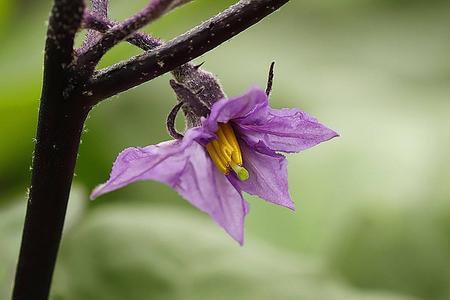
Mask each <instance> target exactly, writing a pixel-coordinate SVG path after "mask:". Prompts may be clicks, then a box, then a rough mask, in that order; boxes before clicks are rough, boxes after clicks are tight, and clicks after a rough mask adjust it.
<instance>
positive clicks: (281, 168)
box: [228, 141, 295, 210]
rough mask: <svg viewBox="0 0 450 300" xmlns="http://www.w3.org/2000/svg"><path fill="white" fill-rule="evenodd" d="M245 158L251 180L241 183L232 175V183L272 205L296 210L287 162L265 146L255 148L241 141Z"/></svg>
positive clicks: (245, 165) (260, 145)
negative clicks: (289, 182)
mask: <svg viewBox="0 0 450 300" xmlns="http://www.w3.org/2000/svg"><path fill="white" fill-rule="evenodd" d="M239 142H240V143H239V144H240V146H241V151H242V156H243V158H244V164H243V165H244V167H245V168H246V169H247V171H248V173H249V175H250V176H249V179H248V180H246V181H240V180H238V179H237V178H236V176H234V174H230V175H229V176H228V178H229V179H230V181H231V182H232V183H233V184H234V185H235V186H237V187H239V188H240V189H241V190H243V191H245V192H247V193H249V194H252V195H256V196H259V197H261V198H262V199H264V200H266V201H269V202H271V203H274V204H277V205H281V206H285V207H287V208H290V209H292V210H294V209H295V205H294V202H292V200H291V196H290V194H289V190H288V177H287V161H286V159H285V158H284V156H283V155H280V154H277V153H275V152H273V151H271V150H270V149H268V148H265V146H264V145H262V144H259V145H257V146H258V147H256V148H253V147H251V146H249V145H248V144H247V143H245V142H244V141H239Z"/></svg>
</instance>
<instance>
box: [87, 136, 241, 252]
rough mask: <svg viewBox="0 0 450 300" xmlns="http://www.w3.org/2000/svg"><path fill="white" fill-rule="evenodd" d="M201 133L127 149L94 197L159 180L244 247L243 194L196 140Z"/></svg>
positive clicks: (92, 196) (95, 191)
mask: <svg viewBox="0 0 450 300" xmlns="http://www.w3.org/2000/svg"><path fill="white" fill-rule="evenodd" d="M199 132H200V133H201V131H194V132H192V131H191V130H190V131H188V133H187V134H186V136H185V138H183V140H182V141H169V142H163V143H160V144H158V145H152V146H148V147H145V148H128V149H125V150H124V151H122V152H121V153H120V154H119V156H118V157H117V159H116V162H115V163H114V166H113V169H112V172H111V176H110V179H109V180H108V181H107V182H106V183H104V184H102V185H100V186H98V187H97V188H96V189H95V190H94V191H93V192H92V194H91V198H92V199H94V198H96V197H98V196H100V195H102V194H105V193H107V192H110V191H113V190H116V189H118V188H121V187H123V186H126V185H128V184H130V183H133V182H136V181H140V180H156V181H159V182H162V183H165V184H167V185H169V186H171V187H172V188H174V189H175V190H176V191H177V192H178V193H179V194H180V195H181V196H183V197H184V198H185V199H186V200H188V201H189V202H190V203H191V204H192V205H194V206H195V207H197V208H198V209H200V210H202V211H203V212H206V213H207V214H209V215H210V216H211V217H212V218H213V219H214V220H215V221H216V222H217V223H218V224H219V225H220V226H222V227H223V228H224V229H225V230H226V231H227V232H228V233H229V234H230V235H231V236H232V237H233V238H234V239H235V240H236V241H238V242H239V243H240V244H242V243H243V227H244V218H245V215H246V213H247V211H248V207H247V204H246V203H245V201H244V199H243V198H242V195H241V194H240V191H238V190H237V189H236V188H235V187H234V186H233V185H232V184H231V183H230V182H229V181H228V179H227V178H226V177H225V176H224V175H223V174H222V173H220V172H219V171H218V170H217V168H216V167H215V166H214V164H213V163H212V161H211V159H210V157H209V156H208V154H207V153H206V151H205V149H204V147H203V146H201V145H200V144H199V143H197V142H196V141H195V140H194V139H195V138H198V137H199V134H198V133H199Z"/></svg>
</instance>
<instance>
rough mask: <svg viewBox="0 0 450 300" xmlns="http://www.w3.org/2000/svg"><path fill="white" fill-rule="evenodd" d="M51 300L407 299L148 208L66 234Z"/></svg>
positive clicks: (114, 211)
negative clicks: (353, 285)
mask: <svg viewBox="0 0 450 300" xmlns="http://www.w3.org/2000/svg"><path fill="white" fill-rule="evenodd" d="M54 284H55V286H54V292H53V299H67V300H70V299H74V300H75V299H85V300H90V299H96V300H102V299H108V300H114V299H130V300H131V299H133V300H137V299H149V298H152V299H224V300H225V299H237V300H239V299H242V300H244V299H297V300H298V299H346V300H347V299H380V300H381V299H384V300H386V299H406V298H402V297H395V296H393V295H391V296H389V295H388V294H383V295H382V296H377V295H375V294H373V295H372V294H370V293H361V292H358V291H353V290H352V289H350V288H348V287H346V286H344V285H343V284H341V283H339V282H338V281H336V280H333V279H332V278H331V277H330V276H329V275H327V273H326V272H325V271H324V270H323V269H322V268H321V267H320V265H318V264H316V263H311V262H307V260H306V259H303V258H301V256H297V257H296V256H294V255H292V253H289V252H286V251H282V250H278V249H276V248H273V247H269V246H267V245H264V244H261V243H259V242H256V243H249V244H247V245H245V246H244V247H239V246H238V245H237V244H236V243H235V242H234V241H232V240H231V239H230V238H228V237H227V236H226V234H225V233H224V232H222V230H220V229H219V228H218V227H217V226H216V225H214V224H213V223H212V222H211V221H209V220H208V221H206V216H205V215H202V217H200V215H199V214H188V213H185V212H183V211H181V210H177V209H169V208H164V207H158V206H152V205H136V204H134V205H110V206H104V207H103V208H102V209H96V210H94V211H92V212H91V214H90V215H89V216H88V217H87V218H85V219H84V220H83V222H82V223H81V224H80V226H78V227H77V228H76V229H75V230H73V231H71V232H70V235H68V236H66V239H65V241H64V244H63V247H62V249H61V256H60V258H59V265H58V268H57V273H56V277H55V280H54Z"/></svg>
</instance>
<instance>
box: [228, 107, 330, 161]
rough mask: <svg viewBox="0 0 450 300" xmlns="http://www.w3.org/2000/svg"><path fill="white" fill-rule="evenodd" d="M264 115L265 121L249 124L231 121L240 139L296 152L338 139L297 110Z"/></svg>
mask: <svg viewBox="0 0 450 300" xmlns="http://www.w3.org/2000/svg"><path fill="white" fill-rule="evenodd" d="M266 112H267V114H266V116H265V120H264V122H261V121H260V122H255V123H253V124H251V123H249V122H247V121H246V122H242V121H241V120H239V119H238V120H233V121H234V123H235V124H236V125H237V126H235V127H238V130H239V133H240V135H241V136H242V138H243V139H244V140H245V141H246V142H247V143H249V144H250V145H256V144H258V143H259V142H262V143H264V144H265V145H266V146H267V147H268V148H269V149H271V150H273V151H282V152H299V151H302V150H305V149H308V148H311V147H313V146H315V145H317V144H319V143H321V142H324V141H327V140H329V139H332V138H334V137H336V136H338V134H337V133H336V132H334V131H333V130H331V129H329V128H327V127H325V126H324V125H322V124H321V123H319V122H318V121H317V119H315V118H313V117H311V116H309V115H308V114H307V113H305V112H303V111H301V110H299V109H273V108H270V107H267V108H266ZM259 115H262V113H261V112H260V113H259Z"/></svg>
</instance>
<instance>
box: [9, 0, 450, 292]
mask: <svg viewBox="0 0 450 300" xmlns="http://www.w3.org/2000/svg"><path fill="white" fill-rule="evenodd" d="M111 2H112V4H111V6H112V7H111V16H112V17H113V18H115V19H123V18H124V17H126V16H128V15H130V14H132V13H133V12H134V11H136V10H138V9H139V8H141V7H142V6H143V5H144V4H145V2H146V1H144V0H135V1H111ZM232 2H233V1H222V0H214V1H213V0H196V1H195V2H194V3H192V4H190V5H188V6H186V7H183V8H181V9H178V10H176V11H175V12H173V13H171V14H170V15H168V16H166V17H165V18H163V19H162V20H160V21H158V22H157V23H155V24H154V25H152V26H149V27H148V28H146V31H148V32H151V33H153V34H154V35H156V36H160V37H163V38H165V39H170V38H172V37H174V36H176V35H177V34H179V33H182V32H184V31H185V30H187V29H189V28H190V27H192V26H194V25H196V24H198V23H199V22H201V21H202V20H205V19H206V18H208V17H210V16H212V15H214V14H215V13H216V12H218V11H220V10H221V9H223V8H225V7H226V6H228V5H229V4H231V3H232ZM50 6H51V2H50V1H26V0H20V1H19V0H15V1H13V0H0V40H1V47H0V70H1V72H0V87H1V88H0V298H1V299H8V297H9V294H10V290H11V282H12V277H13V274H14V268H15V262H16V258H17V254H18V247H19V242H20V235H21V226H22V222H23V216H24V210H25V204H26V192H27V186H28V183H29V177H30V171H29V167H30V162H31V156H32V150H33V137H34V133H35V130H36V120H37V108H38V99H39V96H40V87H41V77H42V74H41V73H42V49H43V47H44V37H45V31H46V18H47V16H48V13H49V9H50ZM81 38H82V34H81V35H80V38H79V41H78V43H79V42H80V40H81ZM136 53H139V51H138V50H137V49H135V48H133V47H131V46H129V45H126V44H123V45H120V46H119V47H117V48H116V49H114V51H112V52H111V53H110V54H109V55H108V56H107V57H106V58H105V59H104V60H103V61H102V65H103V66H106V65H109V64H111V63H114V62H117V61H119V60H121V59H125V58H127V57H129V56H131V55H134V54H136ZM273 60H275V61H276V62H277V66H276V78H275V87H274V93H273V95H272V98H271V101H272V105H273V106H275V107H300V108H302V109H304V110H306V111H308V112H309V113H311V114H313V115H315V116H317V117H318V118H319V120H321V121H322V122H323V123H324V124H327V125H328V126H329V127H331V128H333V129H335V130H336V131H338V132H339V133H340V134H341V137H340V138H339V139H334V140H332V141H331V142H327V143H325V144H322V145H320V146H318V147H316V148H313V149H310V150H308V151H306V152H304V153H301V154H297V155H291V156H289V173H290V178H289V181H290V190H291V194H292V197H293V199H294V200H295V202H296V204H297V212H296V213H292V212H290V211H288V210H286V209H282V208H279V207H275V206H273V205H270V204H267V203H265V202H263V201H261V200H260V199H257V198H252V197H248V198H247V199H248V200H249V201H250V203H251V213H250V215H249V216H248V218H247V224H246V244H245V246H244V247H239V246H238V245H237V243H235V242H234V241H233V240H231V239H230V238H229V237H228V236H227V235H226V234H225V233H224V232H223V231H222V230H221V229H220V228H218V226H216V225H215V224H214V223H213V222H212V221H211V220H210V219H209V218H208V216H206V215H204V214H202V213H200V212H199V211H197V210H195V209H194V208H192V207H191V206H189V205H188V204H187V203H186V202H185V201H184V200H182V199H181V198H180V197H179V196H178V195H177V194H176V193H175V192H174V191H172V190H170V189H169V188H168V187H166V186H164V185H162V184H158V183H154V182H142V183H137V184H134V185H132V186H129V187H126V188H124V189H122V190H120V191H117V192H114V193H111V194H109V195H106V196H104V197H101V198H100V199H98V200H96V201H95V202H90V201H89V200H88V194H89V192H90V190H91V189H92V188H93V187H94V186H95V185H97V184H99V183H101V182H103V181H105V180H106V179H107V177H108V174H109V171H110V168H111V164H112V162H113V160H114V159H115V157H116V155H117V154H118V153H119V152H120V151H121V150H122V149H123V148H125V147H128V146H136V145H141V146H143V145H148V144H153V143H157V142H160V141H162V140H166V139H168V135H167V134H166V131H165V125H164V120H165V116H166V114H167V113H168V111H169V110H170V109H171V107H172V106H173V105H174V103H175V96H174V94H173V92H172V91H171V90H170V88H169V85H168V80H169V78H170V77H169V75H165V76H162V77H160V78H158V79H156V80H153V81H152V82H150V83H147V84H144V85H142V86H140V87H138V88H136V89H133V90H131V91H128V92H126V93H123V94H121V95H119V96H116V97H113V98H112V99H111V100H110V101H106V102H104V103H102V104H101V105H99V106H98V107H96V108H95V109H94V110H93V111H92V113H91V115H90V118H89V120H88V122H87V125H86V133H85V134H84V136H83V143H82V145H81V148H80V155H79V159H78V165H77V171H76V177H75V179H74V188H73V191H72V195H71V200H70V208H69V216H68V219H67V223H66V228H65V234H64V238H63V242H62V245H61V251H60V256H59V260H58V263H57V267H56V273H55V277H54V282H53V289H52V299H73V300H75V299H86V300H90V299H100V300H102V299H108V300H111V299H112V300H114V299H130V300H131V299H133V300H134V299H259V300H260V299H306V300H309V299H314V300H322V299H327V300H329V299H438V300H441V299H442V300H443V299H450V117H449V116H450V3H449V2H448V1H404V0H340V1H336V0H295V1H291V3H289V4H287V5H286V6H285V7H284V8H282V9H281V10H280V11H279V12H277V13H275V14H273V15H272V16H270V17H268V18H267V19H265V20H264V21H263V22H261V23H259V24H257V25H256V26H254V27H253V28H251V29H249V30H247V31H245V32H244V33H242V34H240V35H239V36H238V37H235V38H233V39H232V40H231V41H230V42H227V43H225V44H224V45H222V46H220V47H219V48H218V49H216V50H214V51H212V52H210V53H208V54H207V55H204V56H203V57H201V58H199V59H198V60H197V61H198V62H201V61H206V64H205V68H206V69H208V70H210V71H212V72H214V73H216V74H217V75H218V76H219V77H220V78H221V80H222V83H223V85H224V87H225V90H226V92H227V93H228V95H230V96H231V95H238V94H240V93H242V92H244V91H245V90H246V89H247V88H248V87H249V86H250V85H252V84H258V85H260V86H264V85H265V80H266V73H267V69H268V65H269V63H270V62H271V61H273ZM179 121H180V128H181V126H182V125H181V121H182V120H179Z"/></svg>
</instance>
